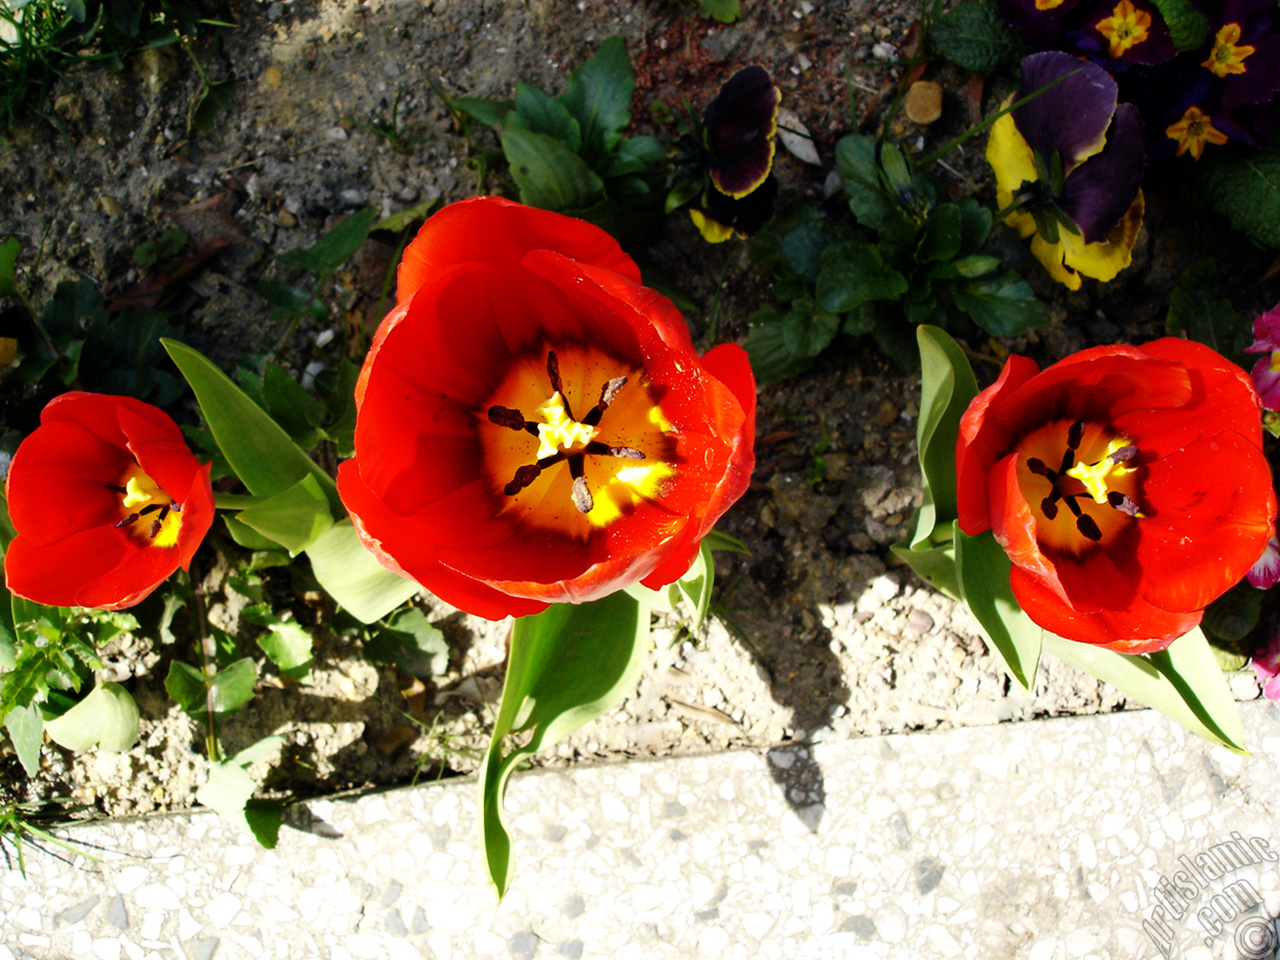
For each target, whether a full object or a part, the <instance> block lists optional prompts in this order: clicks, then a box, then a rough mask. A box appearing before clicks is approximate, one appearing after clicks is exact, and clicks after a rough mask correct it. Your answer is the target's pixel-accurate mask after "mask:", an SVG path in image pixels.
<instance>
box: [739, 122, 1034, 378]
mask: <svg viewBox="0 0 1280 960" xmlns="http://www.w3.org/2000/svg"><path fill="white" fill-rule="evenodd" d="M836 164H837V167H838V169H839V171H840V176H841V179H842V180H843V182H844V187H845V193H846V196H847V197H848V201H849V210H850V212H851V214H852V217H853V220H854V222H855V223H856V224H857V226H855V225H854V223H848V222H843V221H838V220H836V221H833V220H823V219H821V218H820V217H819V214H818V213H817V211H815V210H813V209H811V208H803V209H801V210H799V211H797V212H793V213H791V214H789V215H788V216H784V217H781V218H779V219H778V220H776V221H774V223H772V224H770V225H769V226H766V227H765V228H764V229H763V230H761V231H760V233H759V234H757V235H756V236H755V237H754V238H752V240H751V241H750V243H749V244H748V250H749V251H750V253H751V257H752V260H754V261H755V262H756V263H757V264H759V265H761V266H763V267H766V268H768V269H769V270H770V271H771V272H772V273H773V276H774V289H773V292H774V297H775V298H776V299H777V300H779V301H782V302H784V303H786V307H785V308H778V307H774V306H769V307H765V308H764V309H762V310H760V311H758V312H757V313H756V314H755V315H754V316H752V317H751V318H750V321H749V323H750V326H751V335H750V337H749V338H748V340H747V345H746V346H747V352H748V353H749V354H750V355H751V362H752V367H753V369H754V370H755V372H756V376H757V378H758V379H760V380H761V381H762V382H765V383H770V382H775V381H777V380H780V379H783V378H785V377H786V376H789V375H791V374H793V373H795V372H798V371H799V370H803V369H804V368H805V367H807V366H808V364H809V363H810V362H811V361H812V358H813V357H815V356H817V355H818V354H819V353H821V351H822V350H824V349H825V348H826V347H827V346H828V345H829V344H830V343H831V342H832V341H833V340H834V339H835V338H836V337H837V336H838V335H839V334H841V333H845V334H849V335H852V336H858V335H863V334H869V335H870V336H871V337H872V338H873V339H874V340H875V342H876V344H877V345H878V346H879V347H880V349H881V350H882V351H884V352H885V353H886V354H888V355H889V356H890V357H891V358H892V359H893V360H894V361H895V362H897V363H899V364H900V365H901V366H903V368H904V369H910V368H911V367H912V366H914V363H915V357H916V351H915V345H914V343H913V342H912V340H913V338H912V337H911V336H910V334H909V333H908V332H907V331H909V330H910V327H911V326H913V325H919V324H925V323H929V324H935V325H938V326H941V327H951V328H954V327H957V326H960V325H963V324H965V322H966V321H965V319H964V318H966V317H967V319H968V321H972V322H973V323H975V324H977V325H978V326H979V327H981V328H982V329H983V330H985V331H986V332H987V333H989V334H992V335H994V336H1017V335H1019V334H1022V333H1025V332H1027V331H1028V330H1030V329H1033V328H1035V327H1038V326H1040V325H1042V324H1043V323H1045V322H1046V321H1047V320H1048V311H1047V310H1046V309H1045V306H1044V304H1042V303H1041V302H1040V301H1038V300H1037V299H1035V297H1034V296H1033V295H1032V292H1031V288H1030V286H1028V285H1027V284H1026V283H1025V282H1024V281H1022V280H1021V279H1020V278H1019V277H1018V275H1017V274H1015V273H1014V272H1013V271H1011V270H1008V269H1006V268H1005V267H1004V265H1003V264H1002V263H1001V261H1000V260H999V259H998V258H996V257H993V256H988V255H984V254H983V253H981V250H982V248H983V247H984V246H985V244H986V242H987V239H988V237H989V236H990V234H991V228H992V223H993V216H992V213H991V211H990V210H988V209H986V208H985V207H982V206H981V205H979V204H978V202H977V201H975V200H973V199H971V198H967V197H966V198H964V199H961V200H956V201H952V200H938V199H937V198H938V196H939V195H940V194H941V187H940V185H939V184H936V183H935V182H934V181H933V180H932V179H930V178H929V177H927V176H926V175H925V174H924V173H923V172H921V171H918V170H916V169H914V166H913V163H912V161H911V158H910V156H909V155H907V154H906V153H904V152H903V151H902V150H901V149H899V148H898V147H896V146H893V145H891V144H887V143H883V142H880V141H877V140H876V139H875V138H873V137H867V136H856V135H855V136H848V137H845V138H844V139H843V140H841V141H840V142H839V144H837V146H836Z"/></svg>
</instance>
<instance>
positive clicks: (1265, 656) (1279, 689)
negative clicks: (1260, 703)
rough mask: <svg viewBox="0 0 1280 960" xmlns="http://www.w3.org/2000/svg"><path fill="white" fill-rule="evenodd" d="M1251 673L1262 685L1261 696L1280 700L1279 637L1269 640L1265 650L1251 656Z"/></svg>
mask: <svg viewBox="0 0 1280 960" xmlns="http://www.w3.org/2000/svg"><path fill="white" fill-rule="evenodd" d="M1253 673H1254V676H1256V677H1257V678H1258V682H1259V683H1260V684H1262V695H1263V696H1264V697H1266V698H1267V699H1268V700H1280V635H1277V636H1274V637H1272V638H1271V642H1270V643H1269V644H1268V645H1267V647H1266V649H1265V650H1261V651H1259V652H1257V653H1255V654H1254V656H1253Z"/></svg>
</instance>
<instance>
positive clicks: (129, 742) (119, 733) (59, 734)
mask: <svg viewBox="0 0 1280 960" xmlns="http://www.w3.org/2000/svg"><path fill="white" fill-rule="evenodd" d="M44 728H45V730H46V731H48V733H49V739H50V740H52V741H53V742H54V743H57V744H61V745H62V746H64V747H66V748H67V749H68V750H75V751H77V752H79V751H83V750H88V749H89V748H90V747H101V748H102V749H103V750H110V751H112V752H114V753H118V752H120V751H121V750H128V749H129V748H130V747H132V746H133V744H134V742H135V741H136V740H137V739H138V705H137V704H136V703H134V702H133V697H131V696H130V695H129V691H128V690H126V689H125V688H124V687H122V686H120V684H118V683H100V684H98V686H96V687H94V689H93V692H92V693H90V694H89V695H88V696H87V697H85V698H84V699H83V700H81V701H80V702H79V703H77V704H76V705H75V706H74V707H72V708H71V709H70V710H68V711H67V712H66V713H64V714H63V715H62V716H60V717H57V718H56V719H53V720H49V721H48V722H46V723H45V725H44Z"/></svg>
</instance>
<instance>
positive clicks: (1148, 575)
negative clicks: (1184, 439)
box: [1135, 432, 1276, 611]
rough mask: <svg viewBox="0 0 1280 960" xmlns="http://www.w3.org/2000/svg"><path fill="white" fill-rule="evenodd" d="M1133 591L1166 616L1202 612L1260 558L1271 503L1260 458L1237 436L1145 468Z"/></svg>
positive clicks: (1208, 440)
mask: <svg viewBox="0 0 1280 960" xmlns="http://www.w3.org/2000/svg"><path fill="white" fill-rule="evenodd" d="M1143 493H1144V497H1145V499H1146V501H1147V502H1149V503H1150V504H1151V514H1152V515H1151V516H1148V517H1146V518H1144V519H1141V520H1139V521H1138V528H1139V531H1140V538H1139V540H1138V544H1137V550H1136V558H1135V566H1136V568H1137V572H1138V574H1139V575H1140V579H1139V581H1138V589H1139V590H1140V592H1141V593H1142V595H1143V596H1144V597H1145V598H1146V599H1147V600H1148V601H1150V602H1151V603H1152V604H1154V605H1155V606H1158V607H1161V608H1162V609H1165V610H1175V611H1189V610H1200V609H1203V608H1204V607H1205V606H1207V605H1208V604H1209V603H1210V602H1212V601H1213V600H1215V599H1216V598H1217V597H1219V596H1221V595H1222V594H1223V593H1225V592H1226V591H1227V590H1228V589H1229V588H1230V587H1231V586H1233V585H1234V584H1235V583H1236V582H1237V581H1238V580H1240V578H1241V577H1243V576H1244V575H1245V574H1246V573H1247V572H1248V571H1249V568H1250V567H1251V566H1253V563H1254V561H1255V560H1257V559H1258V557H1259V556H1260V555H1261V554H1262V550H1263V548H1264V547H1265V546H1266V543H1267V540H1268V539H1270V537H1271V534H1272V532H1273V530H1274V526H1273V523H1272V520H1273V519H1274V517H1275V513H1276V499H1275V492H1274V488H1273V487H1272V482H1271V473H1270V470H1269V469H1268V467H1267V462H1266V460H1265V458H1264V457H1263V456H1262V453H1261V451H1260V450H1259V449H1258V448H1257V447H1255V446H1254V445H1253V444H1252V443H1251V442H1250V441H1249V440H1247V439H1245V438H1243V437H1240V436H1239V435H1237V434H1235V433H1226V432H1224V433H1219V434H1217V435H1215V436H1210V437H1201V438H1199V439H1197V440H1194V441H1192V442H1191V443H1189V444H1187V446H1186V447H1185V448H1184V449H1183V450H1180V451H1179V452H1178V453H1176V454H1173V455H1171V456H1168V457H1165V458H1163V459H1160V460H1156V461H1155V462H1153V463H1151V464H1150V465H1149V466H1148V467H1147V476H1146V479H1145V480H1144V482H1143Z"/></svg>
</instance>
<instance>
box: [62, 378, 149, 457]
mask: <svg viewBox="0 0 1280 960" xmlns="http://www.w3.org/2000/svg"><path fill="white" fill-rule="evenodd" d="M126 400H127V401H130V402H132V403H136V404H139V405H141V406H144V407H145V406H148V404H144V403H142V401H141V400H133V399H132V398H130V397H116V396H111V395H109V394H103V393H86V392H85V391H83V390H72V391H69V392H68V393H63V394H59V395H58V396H56V397H54V398H53V399H52V400H50V401H49V402H48V404H46V405H45V408H44V409H43V410H42V411H40V422H41V423H42V424H43V423H55V422H57V421H60V420H67V421H71V422H72V423H78V424H80V426H82V427H84V428H85V429H87V430H89V431H90V432H91V433H93V434H94V435H95V436H97V437H99V438H101V439H102V440H104V441H105V442H107V443H109V444H112V445H113V446H117V447H123V446H124V445H125V440H126V438H125V435H124V431H123V430H121V429H120V418H119V410H120V407H121V406H122V405H123V402H124V401H126ZM166 416H167V414H166Z"/></svg>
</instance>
